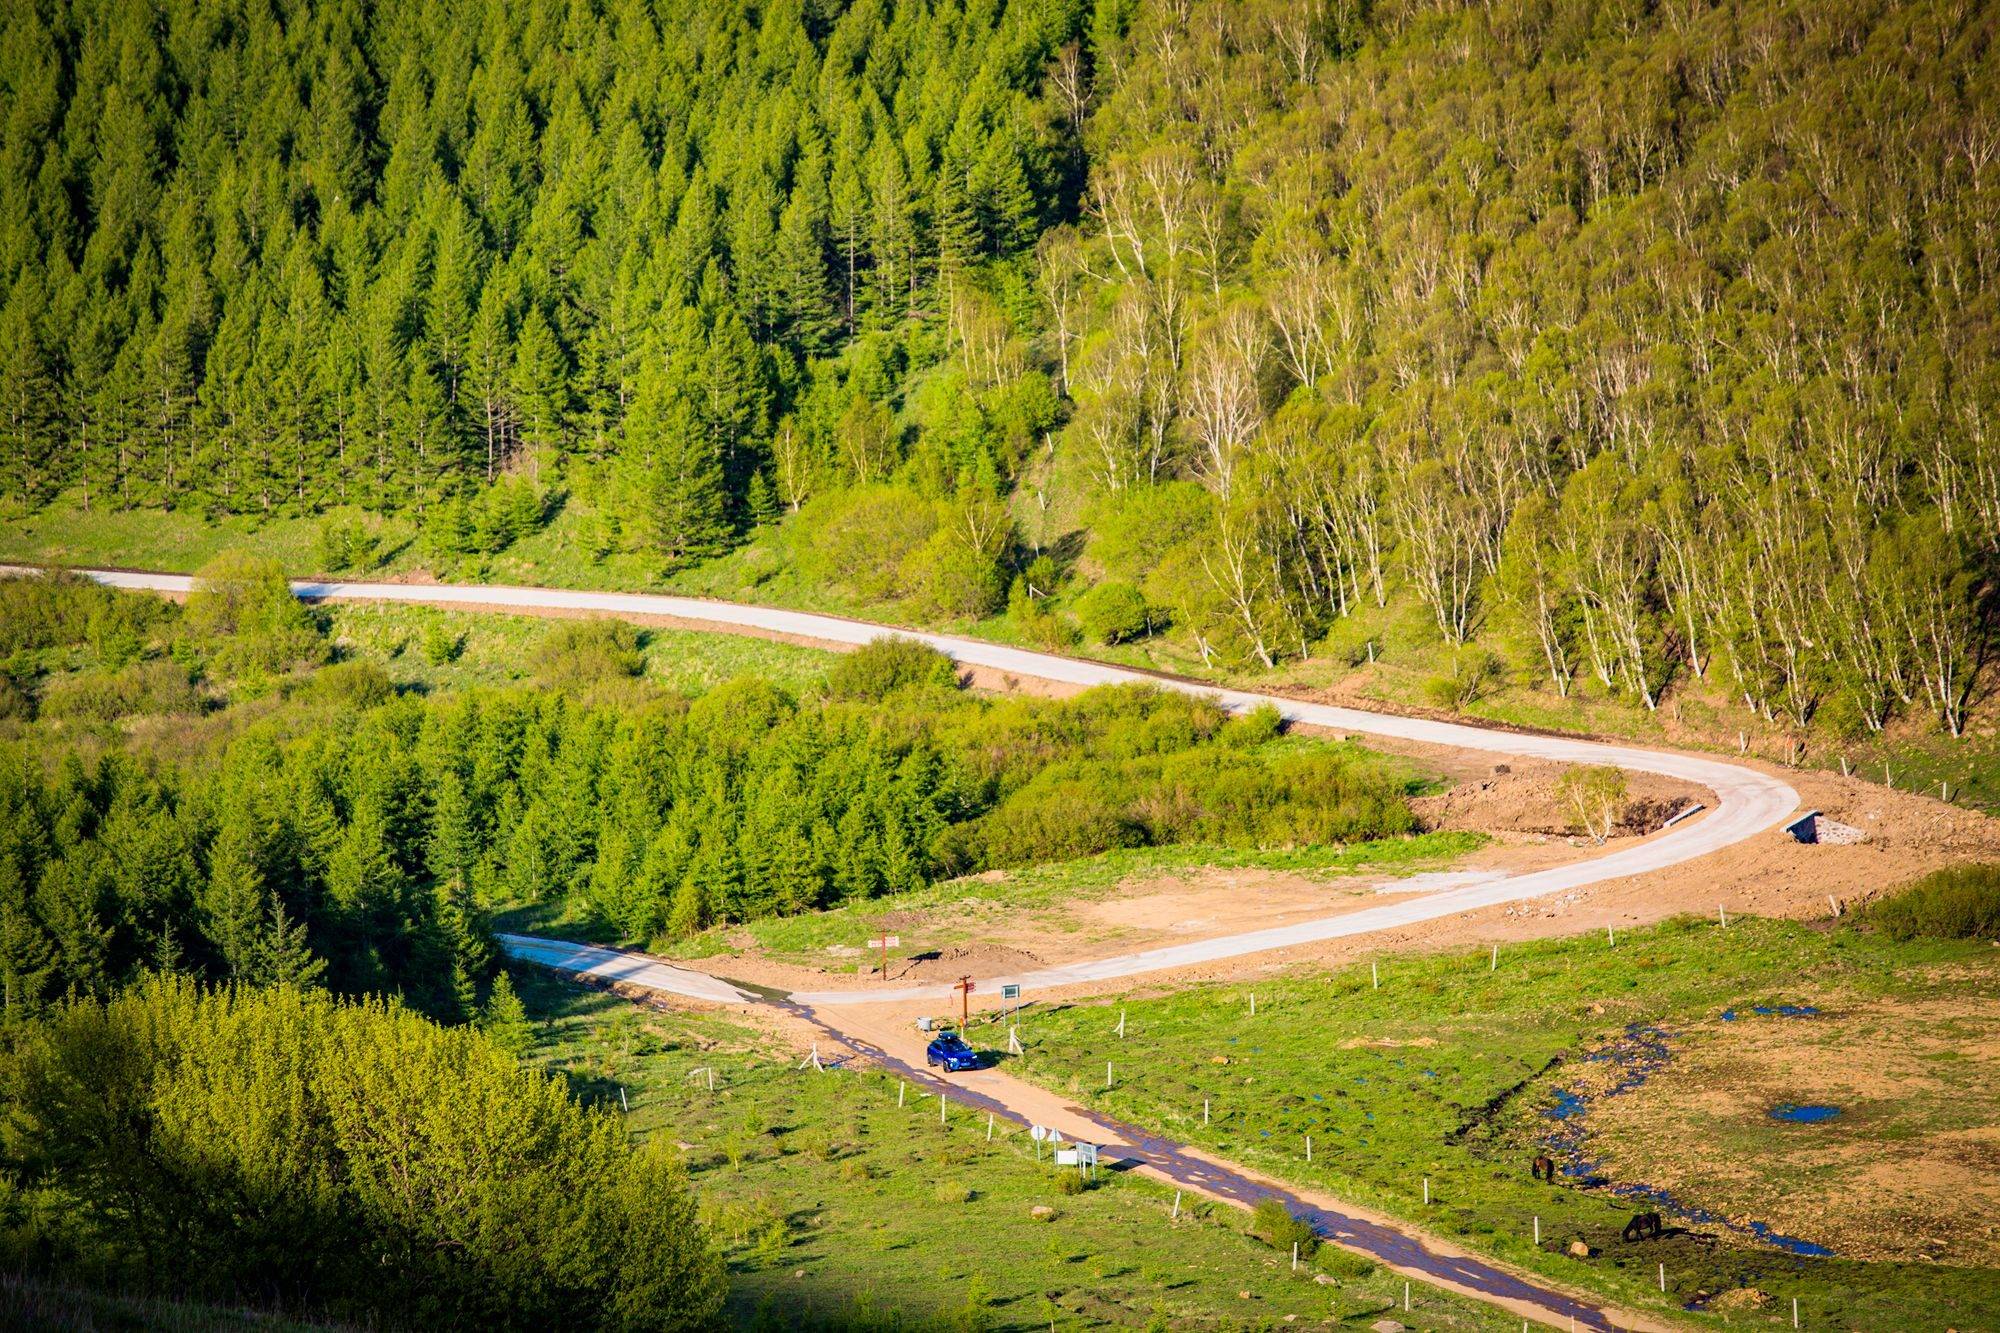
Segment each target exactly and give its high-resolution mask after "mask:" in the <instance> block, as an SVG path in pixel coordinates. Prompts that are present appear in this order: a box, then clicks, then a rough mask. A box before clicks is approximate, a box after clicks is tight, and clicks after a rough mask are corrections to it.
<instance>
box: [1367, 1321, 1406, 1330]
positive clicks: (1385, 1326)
mask: <svg viewBox="0 0 2000 1333" xmlns="http://www.w3.org/2000/svg"><path fill="white" fill-rule="evenodd" d="M1368 1333H1403V1326H1402V1325H1401V1324H1399V1323H1397V1322H1396V1321H1395V1320H1393V1319H1377V1320H1376V1321H1375V1322H1374V1323H1372V1324H1370V1325H1369V1326H1368Z"/></svg>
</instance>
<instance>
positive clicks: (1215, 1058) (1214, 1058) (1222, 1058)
mask: <svg viewBox="0 0 2000 1333" xmlns="http://www.w3.org/2000/svg"><path fill="white" fill-rule="evenodd" d="M1208 1062H1209V1063H1210V1064H1212V1065H1226V1064H1228V1063H1229V1057H1228V1056H1226V1055H1211V1056H1209V1057H1208Z"/></svg>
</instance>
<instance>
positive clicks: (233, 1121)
mask: <svg viewBox="0 0 2000 1333" xmlns="http://www.w3.org/2000/svg"><path fill="white" fill-rule="evenodd" d="M17 1035H18V1037H19V1042H18V1045H17V1046H16V1048H15V1050H14V1051H13V1052H12V1056H13V1059H12V1060H11V1061H10V1063H9V1065H8V1068H7V1070H6V1071H5V1073H4V1075H0V1077H4V1080H5V1087H4V1089H0V1091H4V1093H5V1096H6V1098H7V1103H8V1106H9V1108H10V1116H11V1119H10V1133H11V1135H12V1137H11V1138H10V1141H9V1148H10V1153H9V1155H10V1159H11V1165H12V1167H13V1175H14V1181H15V1182H16V1183H15V1185H14V1188H15V1189H17V1190H20V1191H23V1192H26V1193H28V1194H30V1195H31V1196H32V1202H30V1203H29V1204H28V1205H27V1206H28V1207H30V1208H32V1209H35V1210H38V1211H43V1212H45V1214H46V1215H48V1216H61V1217H63V1218H64V1219H65V1225H64V1226H63V1228H62V1231H61V1240H60V1242H59V1243H60V1246H61V1248H62V1249H63V1250H64V1251H66V1253H64V1254H61V1255H59V1256H57V1259H58V1262H63V1261H66V1262H68V1263H72V1264H76V1265H78V1266H80V1267H82V1268H84V1269H86V1270H92V1271H104V1272H107V1274H108V1275H109V1276H111V1277H113V1278H114V1279H122V1280H125V1281H129V1282H133V1283H136V1284H144V1285H150V1286H152V1287H154V1288H155V1289H163V1290H164V1291H166V1292H170V1293H172V1294H175V1295H186V1296H195V1297H201V1296H222V1297H225V1298H228V1299H236V1298H238V1297H239V1296H240V1294H241V1293H243V1292H246V1291H256V1292H260V1293H267V1294H268V1295H269V1296H270V1297H271V1298H273V1299H275V1300H279V1301H283V1302H284V1303H286V1304H287V1305H292V1306H305V1307H309V1308H313V1309H315V1310H322V1309H323V1310H325V1311H326V1312H327V1313H328V1315H330V1316H331V1317H333V1318H334V1319H336V1320H338V1321H340V1322H353V1323H356V1324H367V1325H376V1324H384V1323H391V1322H393V1323H396V1324H404V1323H408V1324H414V1325H425V1326H434V1325H440V1324H450V1325H476V1326H482V1327H493V1328H500V1327H522V1328H548V1327H552V1326H558V1325H569V1324H577V1323H586V1322H587V1323H592V1324H596V1323H600V1322H607V1315H615V1317H613V1318H610V1319H609V1321H608V1322H611V1323H614V1324H626V1323H632V1322H638V1321H640V1320H643V1321H644V1322H645V1323H646V1324H647V1325H648V1326H650V1327H656V1328H668V1329H686V1328H697V1327H705V1326H706V1325H707V1322H708V1321H709V1320H710V1319H712V1318H713V1316H714V1314H715V1312H716V1310H717V1309H718V1307H719V1306H720V1304H721V1300H722V1295H723V1290H724V1282H725V1279H724V1274H723V1269H722V1265H721V1263H720V1262H719V1260H718V1259H717V1257H716V1255H715V1253H714V1251H713V1250H712V1249H711V1248H710V1245H709V1240H708V1236H707V1234H706V1231H705V1229H704V1228H703V1227H702V1225H701V1223H700V1221H699V1220H698V1218H697V1215H696V1209H695V1200H694V1194H693V1191H692V1190H691V1189H690V1187H689V1185H688V1181H687V1176H686V1173H685V1171H684V1170H683V1169H682V1167H681V1165H680V1164H679V1162H678V1161H677V1160H676V1159H675V1158H674V1157H673V1155H672V1154H671V1153H670V1152H667V1151H664V1150H660V1149H648V1148H639V1147H635V1146H634V1145H633V1144H632V1143H631V1141H630V1140H629V1139H628V1138H627V1136H626V1132H625V1128H624V1126H623V1125H622V1124H620V1123H619V1122H618V1120H617V1119H616V1118H615V1117H611V1116H605V1115H600V1114H595V1113H592V1112H590V1111H588V1110H586V1109H585V1108H584V1107H582V1106H580V1105H579V1104H578V1103H577V1102H576V1101H575V1100H574V1099H573V1098H572V1097H571V1096H570V1095H569V1093H568V1092H567V1091H566V1089H565V1086H564V1084H563V1083H562V1082H561V1081H560V1080H558V1079H553V1078H550V1077H547V1076H545V1075H539V1074H531V1073H527V1072H524V1071H522V1070H521V1069H520V1068H519V1067H518V1066H517V1065H516V1064H515V1062H514V1060H513V1058H512V1057H510V1056H508V1055H506V1054H504V1053H502V1052H501V1051H499V1050H497V1049H496V1048H495V1047H494V1046H493V1044H492V1043H491V1042H489V1041H488V1040H487V1039H486V1038H485V1037H484V1036H482V1035H480V1034H479V1033H477V1032H474V1031H472V1030H470V1029H466V1028H459V1029H446V1028H442V1027H439V1026H437V1025H436V1024H434V1023H431V1022H430V1021H429V1020H427V1019H424V1018H421V1017H419V1016H418V1015H416V1014H414V1013H412V1012H410V1011H409V1010H407V1009H404V1008H402V1007H401V1006H400V1005H397V1004H395V1003H394V1002H389V1001H381V1000H374V1001H368V1002H365V1003H343V1002H340V1001H338V1000H335V999H334V998H333V997H332V996H330V995H327V994H326V993H324V992H311V991H299V990H296V989H293V988H290V987H278V988H272V989H268V990H251V989H235V990H229V991H203V990H202V989H201V988H199V987H198V986H196V985H195V984H193V983H192V982H189V981H186V980H184V979H160V978H156V979H154V980H151V981H148V982H146V983H143V984H142V985H140V986H139V987H137V988H135V989H133V990H130V991H127V992H125V993H124V994H122V995H120V996H119V997H118V998H117V999H114V1000H110V1001H106V1002H88V1001H86V1002H79V1003H75V1004H72V1005H69V1006H66V1007H65V1008H63V1009H61V1010H58V1011H56V1013H55V1014H54V1016H53V1017H51V1018H50V1019H48V1020H47V1021H46V1022H43V1023H39V1024H35V1025H32V1026H31V1027H30V1028H28V1029H27V1030H25V1031H23V1032H21V1033H19V1034H17ZM468 1106H476V1107H478V1108H479V1113H478V1114H477V1115H475V1116H466V1115H463V1114H461V1113H460V1110H461V1108H463V1107H468ZM605 1218H616V1219H618V1225H616V1226H613V1227H605V1226H603V1225H602V1220H603V1219H605ZM586 1235H587V1236H589V1237H590V1238H591V1239H590V1243H589V1244H588V1245H585V1244H582V1243H581V1242H580V1241H579V1237H582V1236H586Z"/></svg>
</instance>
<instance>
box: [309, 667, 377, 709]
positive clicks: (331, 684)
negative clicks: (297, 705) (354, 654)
mask: <svg viewBox="0 0 2000 1333" xmlns="http://www.w3.org/2000/svg"><path fill="white" fill-rule="evenodd" d="M298 696H299V697H300V698H303V699H311V700H314V701H316V702H319V703H327V704H335V705H338V706H340V707H342V708H346V709H355V710H359V709H364V708H373V707H375V706H376V705H378V704H384V703H387V702H388V701H389V700H391V699H393V698H395V697H396V686H395V683H394V682H393V681H391V680H390V679H389V674H388V673H387V672H386V671H384V670H382V668H381V667H379V666H377V665H375V663H373V662H368V661H363V660H360V659H356V660H354V661H350V662H336V663H334V664H333V665H332V666H330V667H322V668H321V669H320V670H318V671H315V672H313V673H312V674H311V675H310V676H307V677H306V678H305V681H304V683H303V685H302V686H301V687H300V688H299V690H298Z"/></svg>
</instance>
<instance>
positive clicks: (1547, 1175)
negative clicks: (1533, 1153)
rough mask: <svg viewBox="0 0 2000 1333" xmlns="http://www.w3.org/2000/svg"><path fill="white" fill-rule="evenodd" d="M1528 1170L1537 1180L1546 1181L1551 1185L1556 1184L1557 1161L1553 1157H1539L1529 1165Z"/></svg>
mask: <svg viewBox="0 0 2000 1333" xmlns="http://www.w3.org/2000/svg"><path fill="white" fill-rule="evenodd" d="M1528 1170H1529V1172H1530V1173H1531V1174H1532V1175H1533V1176H1534V1177H1535V1179H1536V1180H1546V1181H1548V1182H1549V1184H1551V1185H1553V1184H1555V1183H1556V1159H1555V1158H1553V1157H1537V1158H1536V1159H1535V1160H1534V1161H1533V1162H1531V1163H1530V1164H1529V1166H1528Z"/></svg>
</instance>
